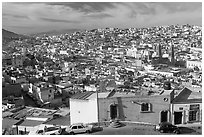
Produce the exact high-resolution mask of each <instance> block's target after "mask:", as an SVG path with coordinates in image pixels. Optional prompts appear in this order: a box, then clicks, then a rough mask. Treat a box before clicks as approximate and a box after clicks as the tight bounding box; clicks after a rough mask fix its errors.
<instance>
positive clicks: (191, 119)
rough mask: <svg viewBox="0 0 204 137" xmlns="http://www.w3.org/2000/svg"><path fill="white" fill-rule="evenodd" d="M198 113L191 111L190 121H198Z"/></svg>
mask: <svg viewBox="0 0 204 137" xmlns="http://www.w3.org/2000/svg"><path fill="white" fill-rule="evenodd" d="M196 114H197V111H189V121H196Z"/></svg>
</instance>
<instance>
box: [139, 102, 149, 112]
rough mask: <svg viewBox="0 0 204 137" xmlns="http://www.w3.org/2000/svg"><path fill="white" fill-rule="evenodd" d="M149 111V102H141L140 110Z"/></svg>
mask: <svg viewBox="0 0 204 137" xmlns="http://www.w3.org/2000/svg"><path fill="white" fill-rule="evenodd" d="M150 111H151V104H150V103H142V105H141V112H150Z"/></svg>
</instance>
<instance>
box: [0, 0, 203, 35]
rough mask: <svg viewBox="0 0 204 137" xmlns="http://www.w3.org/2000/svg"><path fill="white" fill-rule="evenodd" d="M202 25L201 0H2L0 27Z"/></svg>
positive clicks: (54, 28)
mask: <svg viewBox="0 0 204 137" xmlns="http://www.w3.org/2000/svg"><path fill="white" fill-rule="evenodd" d="M177 24H178V25H183V24H190V25H198V26H202V3H201V2H32V3H31V2H27V3H25V2H23V3H22V2H3V3H2V28H3V29H6V30H9V31H13V32H15V33H19V34H33V33H41V32H49V31H60V30H72V29H79V30H90V29H96V28H107V27H112V28H141V27H152V26H166V25H177Z"/></svg>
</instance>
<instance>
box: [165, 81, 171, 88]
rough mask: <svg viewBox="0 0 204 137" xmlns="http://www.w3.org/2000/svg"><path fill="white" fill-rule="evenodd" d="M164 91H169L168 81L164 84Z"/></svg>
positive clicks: (169, 84) (169, 83)
mask: <svg viewBox="0 0 204 137" xmlns="http://www.w3.org/2000/svg"><path fill="white" fill-rule="evenodd" d="M164 90H171V82H170V81H165V82H164Z"/></svg>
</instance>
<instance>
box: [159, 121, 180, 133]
mask: <svg viewBox="0 0 204 137" xmlns="http://www.w3.org/2000/svg"><path fill="white" fill-rule="evenodd" d="M156 130H158V131H159V132H161V133H175V134H180V133H181V131H180V129H179V128H178V127H177V126H175V125H172V124H171V123H169V122H162V123H160V124H159V125H157V126H156Z"/></svg>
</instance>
